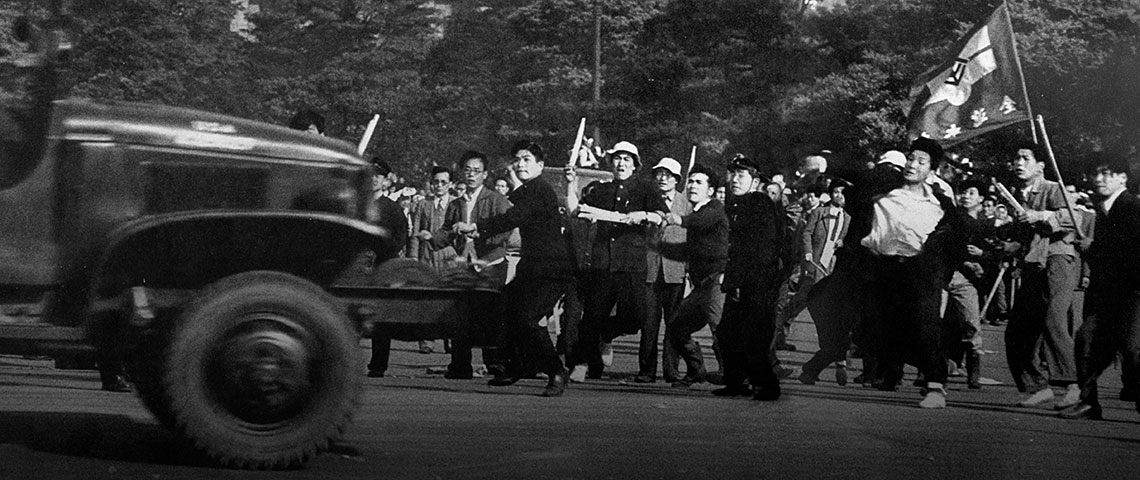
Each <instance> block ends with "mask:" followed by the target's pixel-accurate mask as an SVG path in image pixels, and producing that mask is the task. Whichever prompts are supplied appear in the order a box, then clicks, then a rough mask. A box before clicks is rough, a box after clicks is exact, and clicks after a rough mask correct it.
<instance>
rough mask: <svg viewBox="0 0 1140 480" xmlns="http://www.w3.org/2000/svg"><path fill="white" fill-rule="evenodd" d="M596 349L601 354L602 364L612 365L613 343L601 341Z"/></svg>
mask: <svg viewBox="0 0 1140 480" xmlns="http://www.w3.org/2000/svg"><path fill="white" fill-rule="evenodd" d="M598 350H599V351H600V352H601V354H602V365H605V366H607V367H609V366H613V364H614V344H612V343H606V342H602V344H601V345H599V346H598Z"/></svg>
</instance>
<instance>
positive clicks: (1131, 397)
mask: <svg viewBox="0 0 1140 480" xmlns="http://www.w3.org/2000/svg"><path fill="white" fill-rule="evenodd" d="M1120 400H1122V401H1125V402H1135V401H1140V394H1138V393H1137V391H1136V389H1135V388H1132V387H1124V388H1121V389H1120Z"/></svg>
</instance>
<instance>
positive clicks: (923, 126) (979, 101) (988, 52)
mask: <svg viewBox="0 0 1140 480" xmlns="http://www.w3.org/2000/svg"><path fill="white" fill-rule="evenodd" d="M964 40H965V44H964V45H963V46H962V48H961V50H960V51H959V53H958V56H957V58H955V59H953V60H950V61H948V62H946V63H944V64H942V65H939V66H937V67H935V68H933V69H931V70H928V71H927V72H926V73H924V74H923V75H922V76H920V77H919V78H918V79H916V80H915V84H914V86H913V87H911V91H910V101H911V104H910V106H909V108H908V109H907V110H908V115H907V133H908V135H909V136H910V138H911V139H914V138H918V137H920V136H923V137H929V138H931V139H934V140H937V141H938V142H939V143H941V144H942V145H943V146H949V145H953V144H956V143H960V142H963V141H965V140H968V139H970V138H973V137H976V136H978V135H981V134H983V133H986V132H988V131H990V130H994V129H997V128H1001V127H1004V126H1007V125H1011V124H1014V123H1016V122H1023V121H1030V122H1031V121H1032V118H1031V117H1032V115H1031V112H1030V110H1029V99H1028V98H1026V95H1025V83H1024V80H1023V79H1022V76H1021V66H1020V63H1019V61H1018V58H1017V47H1016V45H1015V44H1014V39H1013V30H1012V28H1010V22H1009V11H1008V9H1007V8H1006V5H1005V3H1004V2H1003V3H1002V4H1001V6H999V7H998V8H997V10H995V11H994V13H993V14H992V15H990V18H989V20H988V21H987V22H986V23H985V24H983V25H981V26H979V27H978V28H976V29H974V30H973V31H971V32H970V33H969V34H968V35H967V36H966V37H965V39H964ZM1031 128H1032V126H1031Z"/></svg>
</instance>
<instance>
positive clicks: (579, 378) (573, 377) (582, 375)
mask: <svg viewBox="0 0 1140 480" xmlns="http://www.w3.org/2000/svg"><path fill="white" fill-rule="evenodd" d="M586 370H589V368H587V367H586V366H585V365H574V369H573V370H570V381H571V382H574V383H582V382H585V381H586Z"/></svg>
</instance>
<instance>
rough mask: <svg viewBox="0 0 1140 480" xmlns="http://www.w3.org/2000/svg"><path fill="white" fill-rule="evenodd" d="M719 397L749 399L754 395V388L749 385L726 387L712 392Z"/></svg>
mask: <svg viewBox="0 0 1140 480" xmlns="http://www.w3.org/2000/svg"><path fill="white" fill-rule="evenodd" d="M712 394H713V395H716V396H718V397H747V396H750V395H752V388H750V387H749V386H747V385H726V386H724V387H721V388H718V389H716V390H713V391H712Z"/></svg>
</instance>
